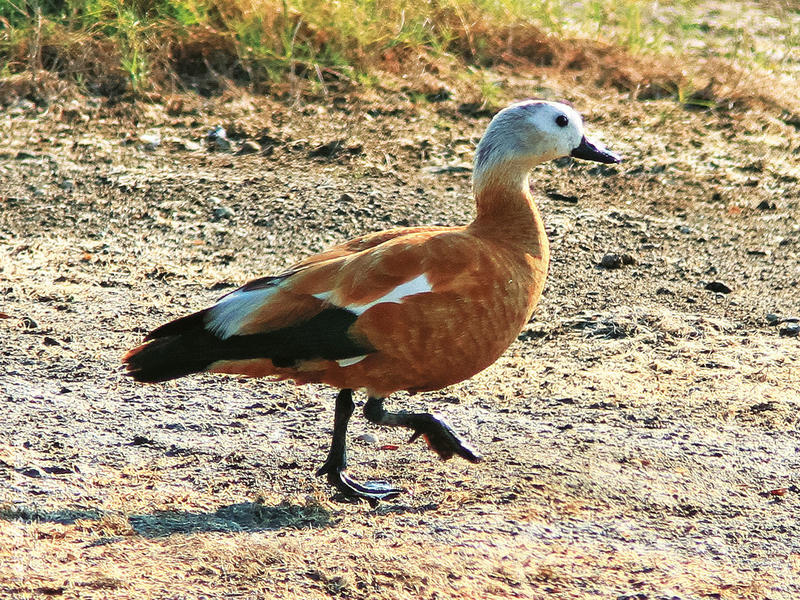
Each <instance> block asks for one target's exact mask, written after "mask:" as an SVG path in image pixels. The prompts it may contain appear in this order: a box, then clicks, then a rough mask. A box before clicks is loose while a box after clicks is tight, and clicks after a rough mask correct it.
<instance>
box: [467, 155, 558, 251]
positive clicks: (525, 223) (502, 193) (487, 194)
mask: <svg viewBox="0 0 800 600" xmlns="http://www.w3.org/2000/svg"><path fill="white" fill-rule="evenodd" d="M531 166H532V165H530V164H523V163H522V162H520V163H519V164H514V163H513V161H508V162H506V163H503V164H502V165H498V168H496V169H492V170H491V171H490V172H483V173H481V172H477V173H476V177H475V179H474V181H473V186H474V193H475V204H476V207H477V216H476V218H475V221H474V222H473V223H472V225H471V227H472V228H473V229H474V230H476V231H478V232H480V233H482V234H483V235H489V236H492V237H497V238H499V239H502V240H504V241H506V242H508V243H511V244H514V245H519V246H522V247H524V249H525V251H526V252H528V253H530V254H532V255H534V256H539V257H542V258H546V257H547V256H548V254H549V244H548V241H547V234H546V233H545V229H544V222H543V221H542V216H541V214H540V213H539V208H538V207H537V206H536V203H535V202H534V200H533V196H532V195H531V191H530V182H529V176H528V173H529V171H530V168H531Z"/></svg>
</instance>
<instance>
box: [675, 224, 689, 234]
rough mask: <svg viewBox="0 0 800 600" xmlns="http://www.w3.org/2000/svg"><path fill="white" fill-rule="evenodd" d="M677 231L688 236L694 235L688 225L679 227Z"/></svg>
mask: <svg viewBox="0 0 800 600" xmlns="http://www.w3.org/2000/svg"><path fill="white" fill-rule="evenodd" d="M675 229H677V230H678V231H680V232H681V233H683V234H686V235H688V234H690V233H692V228H691V227H687V226H686V225H679V226H678V227H676V228H675Z"/></svg>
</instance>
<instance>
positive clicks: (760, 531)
mask: <svg viewBox="0 0 800 600" xmlns="http://www.w3.org/2000/svg"><path fill="white" fill-rule="evenodd" d="M507 80H508V84H507V86H508V87H507V93H508V94H509V96H511V97H525V96H529V95H533V94H540V95H541V94H542V93H544V94H548V95H552V96H561V97H573V99H575V100H576V103H577V104H578V108H579V109H580V110H581V111H582V112H584V113H585V114H586V115H587V120H588V122H589V124H590V127H591V129H592V131H596V132H598V133H600V134H601V137H602V138H604V140H605V141H606V142H607V143H608V144H609V146H610V147H612V148H614V149H615V150H619V151H620V152H622V153H623V154H624V155H625V158H626V161H625V162H624V163H623V164H622V165H619V166H614V167H607V166H597V165H590V164H577V163H574V162H572V161H569V160H567V161H562V162H560V163H557V164H549V165H545V166H542V167H540V168H539V169H538V170H537V171H536V172H535V174H534V182H535V184H534V185H535V191H536V193H537V197H538V198H539V199H540V201H541V207H542V211H543V213H544V215H545V219H546V221H547V224H548V229H549V232H550V237H551V240H552V254H553V262H552V265H551V275H550V278H549V281H548V286H547V288H546V290H545V295H544V298H543V301H542V303H541V305H540V307H539V310H538V311H537V313H536V315H535V317H534V319H533V320H532V321H531V323H530V324H529V327H528V328H527V329H526V330H525V331H524V332H523V333H522V334H521V336H520V338H519V340H518V341H517V342H516V343H515V344H514V345H513V346H512V348H511V349H510V350H509V351H508V352H507V353H506V354H505V355H504V356H503V358H501V360H500V361H498V363H497V364H495V365H494V366H493V367H491V368H490V369H488V370H486V371H485V372H484V373H482V374H480V375H479V376H477V377H475V378H473V379H472V380H470V381H468V382H465V383H463V384H461V385H458V386H455V387H453V388H449V389H447V390H444V391H442V392H440V393H436V394H423V395H418V396H414V397H407V396H403V395H398V396H397V397H396V398H394V399H393V400H392V404H393V405H394V406H402V407H404V408H409V409H413V408H421V407H423V406H426V407H429V409H430V408H433V409H435V410H437V411H439V412H441V413H442V414H444V415H445V416H447V418H448V419H450V420H451V422H452V423H453V424H454V427H455V428H456V429H457V430H458V431H459V432H462V433H463V434H464V435H465V436H466V437H467V439H470V440H471V441H473V442H474V443H475V445H476V446H478V447H479V448H480V449H481V450H482V451H483V453H484V455H485V457H486V461H485V462H484V463H482V464H481V465H477V466H473V465H468V464H466V463H464V462H459V461H457V460H453V461H450V462H448V463H441V462H439V461H438V460H436V459H435V457H434V456H433V454H432V453H431V452H429V451H428V450H427V449H426V448H424V445H423V444H421V443H417V444H413V445H405V444H402V443H401V444H400V447H399V449H397V450H390V449H384V450H382V449H380V448H382V447H385V445H387V444H388V445H391V444H396V443H400V440H398V439H396V438H395V434H394V433H393V432H390V431H381V430H374V429H371V430H370V433H372V434H373V435H374V436H376V437H377V441H376V442H370V441H369V440H367V441H364V440H361V441H357V440H356V439H355V438H356V437H357V436H359V435H360V434H363V433H366V432H367V431H368V429H367V427H366V424H365V423H364V421H363V420H359V419H356V420H354V423H353V430H352V433H351V436H352V438H353V445H352V450H353V452H352V456H351V465H352V467H351V468H352V470H353V471H354V472H355V473H356V474H357V476H358V477H361V478H369V477H372V478H382V477H390V478H391V479H392V480H393V482H395V483H397V484H400V485H402V486H404V487H406V488H408V489H409V494H407V495H405V496H402V497H401V498H399V499H397V500H396V501H392V502H387V503H384V504H382V505H381V506H379V507H378V508H377V509H375V510H370V509H369V508H368V507H367V506H366V505H360V506H359V505H348V504H340V503H337V502H334V501H332V500H331V499H330V495H331V490H330V489H329V488H328V487H326V486H325V485H324V484H323V482H322V481H319V480H315V478H314V477H313V472H314V470H315V469H316V467H317V466H318V465H319V464H320V462H321V460H322V459H323V458H324V455H325V452H326V449H327V444H328V440H329V433H330V428H331V425H332V405H333V399H334V393H333V391H332V390H330V389H325V388H322V387H314V386H309V387H304V388H299V389H298V388H293V387H291V386H290V385H288V384H283V383H281V384H277V383H271V382H267V381H244V380H242V381H237V380H236V379H233V378H224V377H211V376H197V377H192V378H187V379H183V380H180V381H177V382H174V383H170V384H168V385H158V386H144V385H137V384H134V383H133V382H131V381H129V380H128V379H126V378H125V377H124V376H122V374H121V371H120V369H119V367H118V365H119V359H120V356H121V355H122V353H123V352H124V351H125V350H126V349H128V348H130V347H131V346H132V345H134V344H136V343H137V342H138V341H139V340H140V339H141V337H142V336H143V334H144V333H146V332H147V331H148V330H150V329H151V328H152V327H154V326H156V325H158V324H160V323H162V322H164V321H165V320H168V319H170V318H172V317H176V316H179V315H181V314H185V313H186V312H187V311H190V310H194V309H198V308H201V307H203V306H205V305H207V303H209V302H211V301H213V299H215V298H216V297H217V296H219V295H221V294H222V293H224V292H225V291H226V290H228V289H231V288H232V287H233V286H234V285H238V284H241V283H243V282H245V281H246V280H247V279H248V278H252V277H255V276H259V275H265V274H269V273H274V272H277V271H280V270H281V269H282V268H283V267H285V266H287V265H288V264H291V263H292V262H294V261H296V260H298V259H300V258H302V257H304V256H306V255H308V254H309V253H312V252H316V251H319V250H322V249H323V248H325V247H327V246H329V245H331V244H333V243H335V242H338V241H342V240H344V239H346V238H349V237H351V236H353V235H356V234H359V233H363V232H367V231H375V230H379V229H383V228H387V227H389V226H392V225H416V224H436V223H447V224H457V223H464V222H467V221H468V220H469V219H470V218H471V215H472V211H473V205H472V201H471V196H470V184H469V183H470V182H469V169H468V167H469V165H470V163H471V159H472V152H473V149H474V145H475V143H476V142H477V140H478V138H479V136H480V134H481V133H482V131H483V129H484V128H485V126H486V124H487V122H488V119H489V115H488V114H486V113H484V112H480V111H478V112H474V111H470V110H468V109H467V108H465V107H461V109H459V102H457V101H455V100H448V101H444V102H433V103H429V102H423V103H420V104H414V103H412V102H410V101H409V100H408V97H407V96H406V97H400V96H401V95H391V94H387V95H383V96H381V95H380V94H377V93H376V94H375V97H372V98H366V97H342V98H331V99H329V100H327V101H322V102H318V103H308V104H305V103H300V104H291V103H280V102H277V101H274V100H270V99H264V98H243V99H238V100H235V101H230V102H225V101H222V100H219V101H214V102H210V101H209V102H207V103H204V102H201V101H199V100H196V99H194V100H193V99H186V106H185V107H183V106H181V107H176V106H175V105H174V104H172V105H169V103H163V104H159V103H156V104H151V105H137V106H136V107H135V108H134V107H129V109H130V110H128V111H127V114H126V110H127V109H126V110H123V109H124V107H123V109H117V110H116V112H115V111H114V110H112V109H107V108H101V107H99V106H93V105H91V104H85V105H81V106H78V107H75V106H72V107H69V106H68V107H67V108H66V109H63V110H55V109H54V110H52V111H51V112H50V113H48V114H43V113H42V111H41V110H37V109H36V108H35V107H28V108H24V107H23V108H22V109H19V110H15V111H7V112H6V113H5V114H3V115H0V121H1V122H2V129H3V131H4V132H6V133H5V134H4V135H3V138H2V141H0V317H2V318H0V336H2V340H3V343H2V346H1V347H0V403H1V404H0V405H1V406H2V409H3V413H4V415H3V419H2V420H1V421H0V594H1V595H3V596H4V597H11V598H46V597H61V598H112V597H113V598H137V599H138V598H176V599H177V598H221V597H224V598H248V599H249V598H271V597H279V598H327V597H343V598H381V599H384V598H386V599H389V598H508V597H520V598H542V597H556V598H586V597H599V598H628V599H633V598H636V599H639V598H648V599H659V600H665V599H675V598H679V599H689V598H692V599H693V598H724V599H734V598H736V599H738V598H748V599H749V598H752V599H756V598H773V599H777V598H786V599H790V598H796V597H798V595H800V543H798V538H797V534H796V515H797V510H798V506H799V505H800V481H798V476H797V473H798V469H799V468H800V439H798V434H797V427H798V417H797V414H798V409H799V408H800V397H799V396H798V390H800V370H798V364H800V339H799V338H798V337H797V336H796V335H794V334H793V333H792V332H793V331H795V329H794V327H795V324H796V323H797V321H796V320H794V321H793V320H792V319H797V318H798V317H800V302H799V301H798V293H797V288H798V283H799V282H800V224H798V214H800V213H799V212H798V211H799V210H800V209H799V208H798V204H799V203H800V186H799V185H798V181H800V169H798V166H797V164H798V161H797V153H798V151H799V150H800V133H798V130H797V128H796V125H792V124H791V122H789V121H790V120H788V119H786V116H785V114H784V113H780V114H783V118H779V116H780V114H778V113H775V112H774V110H773V111H772V112H770V110H772V109H770V108H769V107H765V108H754V109H752V110H751V111H749V112H747V111H742V110H739V111H727V110H724V109H720V110H717V111H712V112H708V111H702V112H699V111H694V110H687V109H686V108H683V107H681V106H680V105H678V104H677V103H675V102H674V101H672V100H654V101H641V100H639V101H634V100H631V99H630V96H629V95H627V94H625V93H622V92H620V93H617V92H614V91H609V89H606V88H596V87H592V85H591V84H588V83H587V84H585V85H584V84H575V85H576V87H575V88H574V89H573V88H571V87H570V85H569V84H568V82H566V81H564V82H563V83H554V81H561V80H550V79H543V78H540V77H539V75H537V74H536V73H532V74H531V75H530V76H529V77H523V76H521V75H520V76H517V77H511V76H510V75H509V76H508V79H507ZM573 83H574V82H573ZM132 112H135V118H134V117H132V116H131V114H130V113H132ZM120 115H122V116H120ZM218 123H219V124H222V125H224V126H225V128H226V129H227V131H228V133H229V136H230V137H231V138H232V140H233V149H234V150H235V149H236V148H238V147H239V146H240V144H241V143H243V142H244V141H252V142H257V143H258V144H259V146H260V148H261V150H260V151H256V152H255V153H253V154H242V155H236V154H233V153H232V152H219V151H216V152H212V151H209V150H208V149H207V146H206V144H205V142H204V137H205V134H206V132H207V131H208V130H209V129H211V128H212V127H213V126H214V125H216V124H218ZM156 134H157V135H156ZM143 136H144V137H143ZM156 139H157V140H158V141H157V142H155V141H154V140H156ZM606 254H617V255H619V256H622V255H629V257H630V259H628V258H626V259H625V260H622V259H621V258H620V259H619V261H615V260H614V259H607V260H606V261H604V259H603V257H604V256H605V255H606ZM601 263H602V264H605V265H606V266H612V267H618V268H605V267H602V266H601ZM725 290H727V291H725ZM361 400H362V401H363V399H361ZM389 447H391V446H389Z"/></svg>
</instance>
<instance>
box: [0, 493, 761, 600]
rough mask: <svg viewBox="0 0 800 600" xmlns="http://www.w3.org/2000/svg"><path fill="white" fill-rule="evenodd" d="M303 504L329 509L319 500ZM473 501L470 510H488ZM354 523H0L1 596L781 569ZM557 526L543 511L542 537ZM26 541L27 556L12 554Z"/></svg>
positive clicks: (475, 589) (732, 577)
mask: <svg viewBox="0 0 800 600" xmlns="http://www.w3.org/2000/svg"><path fill="white" fill-rule="evenodd" d="M274 508H275V507H269V506H267V507H265V508H264V510H273V509H274ZM523 508H524V507H520V506H519V505H517V506H515V511H517V512H519V511H521V510H522V509H523ZM295 510H300V511H311V512H312V513H316V514H321V513H324V512H325V509H324V508H323V507H322V506H320V505H317V504H314V503H312V504H307V505H305V507H302V506H299V505H298V506H296V507H295ZM466 510H467V518H468V519H473V518H476V516H477V515H471V514H469V507H467V509H466ZM569 510H570V509H569V508H567V511H568V512H569ZM463 511H464V509H463V508H460V507H459V506H458V505H453V506H449V507H448V506H447V505H443V506H439V507H438V510H437V511H436V521H437V522H438V523H440V524H446V523H447V520H448V519H457V518H458V519H461V518H463V516H464V515H463ZM482 514H483V516H482V517H478V518H480V519H483V520H490V521H493V520H496V519H498V518H503V516H502V515H500V514H498V513H497V512H496V511H493V510H492V509H489V512H488V513H486V512H483V513H482ZM507 517H508V516H506V517H505V518H507ZM6 518H8V517H6ZM344 519H345V522H346V523H347V526H346V527H342V526H341V525H342V524H341V523H340V524H339V526H338V527H335V528H329V527H324V526H323V527H322V528H316V527H313V528H310V527H308V526H305V527H303V526H300V527H297V526H291V524H290V523H286V524H282V525H280V526H278V527H275V528H272V527H265V528H263V529H258V528H256V529H255V530H254V531H251V532H247V533H228V532H213V531H211V532H203V531H202V530H201V531H199V532H196V533H189V534H182V533H180V532H177V533H174V532H173V533H172V535H169V536H164V537H161V536H155V537H153V536H149V535H141V534H138V533H136V532H135V531H134V529H133V527H132V526H131V524H130V522H129V521H128V519H127V518H126V517H124V516H121V515H116V516H106V517H102V518H101V519H99V520H94V521H92V520H86V519H81V520H77V521H74V522H72V523H68V524H58V523H52V522H47V521H40V522H35V521H34V522H28V523H25V522H21V521H18V520H11V521H8V522H6V523H5V524H4V526H3V528H2V530H0V591H3V592H5V593H6V594H10V595H12V597H14V598H41V597H45V596H50V595H58V596H59V597H64V598H106V597H109V596H112V597H114V598H204V597H220V596H221V595H225V596H226V597H243V598H262V597H263V598H278V597H279V598H287V599H291V598H331V597H345V598H355V599H367V598H381V599H386V600H390V599H391V600H393V599H404V598H458V599H462V598H463V599H478V598H509V597H517V598H539V597H542V595H544V594H555V595H556V597H559V598H584V597H587V596H592V595H597V596H600V597H616V595H618V590H623V589H631V590H634V591H635V592H638V593H644V594H647V593H653V592H662V593H663V592H665V591H670V592H671V593H673V594H675V595H680V596H684V595H687V596H690V597H713V598H721V599H725V600H734V599H737V600H747V599H753V600H755V599H757V598H762V597H763V593H764V590H765V589H767V587H765V586H767V585H768V584H769V582H770V581H771V576H770V575H769V574H764V575H763V577H762V578H761V579H760V580H755V579H753V578H752V576H749V575H742V574H740V573H738V572H737V571H736V570H735V569H734V568H732V567H729V566H724V565H720V563H719V562H718V561H714V562H710V561H705V560H703V559H702V558H698V557H692V558H688V557H685V556H682V555H680V554H678V553H672V552H669V551H663V550H654V549H650V548H646V547H638V546H637V545H636V544H631V546H630V548H629V549H628V550H624V551H619V550H613V549H612V548H611V547H608V546H606V545H605V544H604V543H603V541H602V539H598V540H597V542H596V543H587V542H586V541H583V542H576V543H574V544H565V543H563V542H555V541H554V542H549V541H547V540H546V539H544V538H542V537H541V536H539V535H530V534H527V533H523V534H522V535H518V536H517V537H515V538H514V539H513V540H502V541H500V540H497V539H495V538H493V537H491V536H488V535H487V534H486V533H485V532H482V531H480V530H479V528H477V527H476V528H475V530H474V533H473V534H472V535H466V536H462V538H461V540H460V541H459V542H457V543H442V542H440V541H437V539H436V536H435V535H432V534H428V535H425V534H424V533H421V532H419V531H413V530H410V529H408V530H405V528H404V526H403V521H404V519H403V515H402V513H394V512H392V510H391V509H388V510H385V511H382V512H379V513H376V514H373V515H372V516H370V517H369V518H368V520H367V522H366V523H364V522H358V520H357V519H354V518H353V515H345V516H344ZM312 524H313V522H312ZM545 525H546V524H545V523H544V522H543V521H540V520H539V519H535V520H534V521H533V522H531V527H532V529H531V532H533V531H538V530H539V528H541V527H543V526H545ZM287 527H288V528H287ZM376 532H377V533H379V532H387V533H388V532H392V533H391V534H389V535H388V537H381V536H376ZM395 536H402V543H401V542H400V540H399V539H398V538H396V537H395ZM22 547H24V548H25V552H24V554H18V553H17V552H16V551H15V550H14V549H15V548H22ZM615 590H617V592H615ZM609 595H613V596H609Z"/></svg>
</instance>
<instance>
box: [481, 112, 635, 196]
mask: <svg viewBox="0 0 800 600" xmlns="http://www.w3.org/2000/svg"><path fill="white" fill-rule="evenodd" d="M562 156H574V157H576V158H583V159H585V160H594V161H597V162H604V163H615V162H620V160H621V158H620V157H619V156H617V155H616V154H614V153H613V152H610V151H608V150H606V149H605V148H604V147H603V146H601V145H600V144H596V143H594V142H591V141H589V140H588V139H587V138H586V136H585V135H584V133H583V119H582V118H581V116H580V114H578V112H577V111H575V109H573V108H572V107H571V106H569V105H567V104H563V103H561V102H547V101H544V100H523V101H522V102H517V103H516V104H512V105H511V106H509V107H508V108H504V109H503V110H501V111H500V112H499V113H497V114H496V115H495V116H494V118H493V119H492V122H491V123H489V127H488V128H487V129H486V133H485V134H484V135H483V137H482V138H481V141H480V143H479V144H478V149H477V151H476V152H475V167H474V170H473V177H472V178H473V182H474V184H475V188H476V191H478V190H479V189H480V188H481V187H483V186H484V185H485V184H487V183H488V182H489V180H495V181H500V180H506V183H507V184H511V185H527V176H528V171H530V169H531V168H533V167H534V166H536V165H538V164H539V163H543V162H546V161H548V160H553V159H555V158H560V157H562ZM518 179H520V181H517V180H518ZM509 180H510V181H509Z"/></svg>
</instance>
